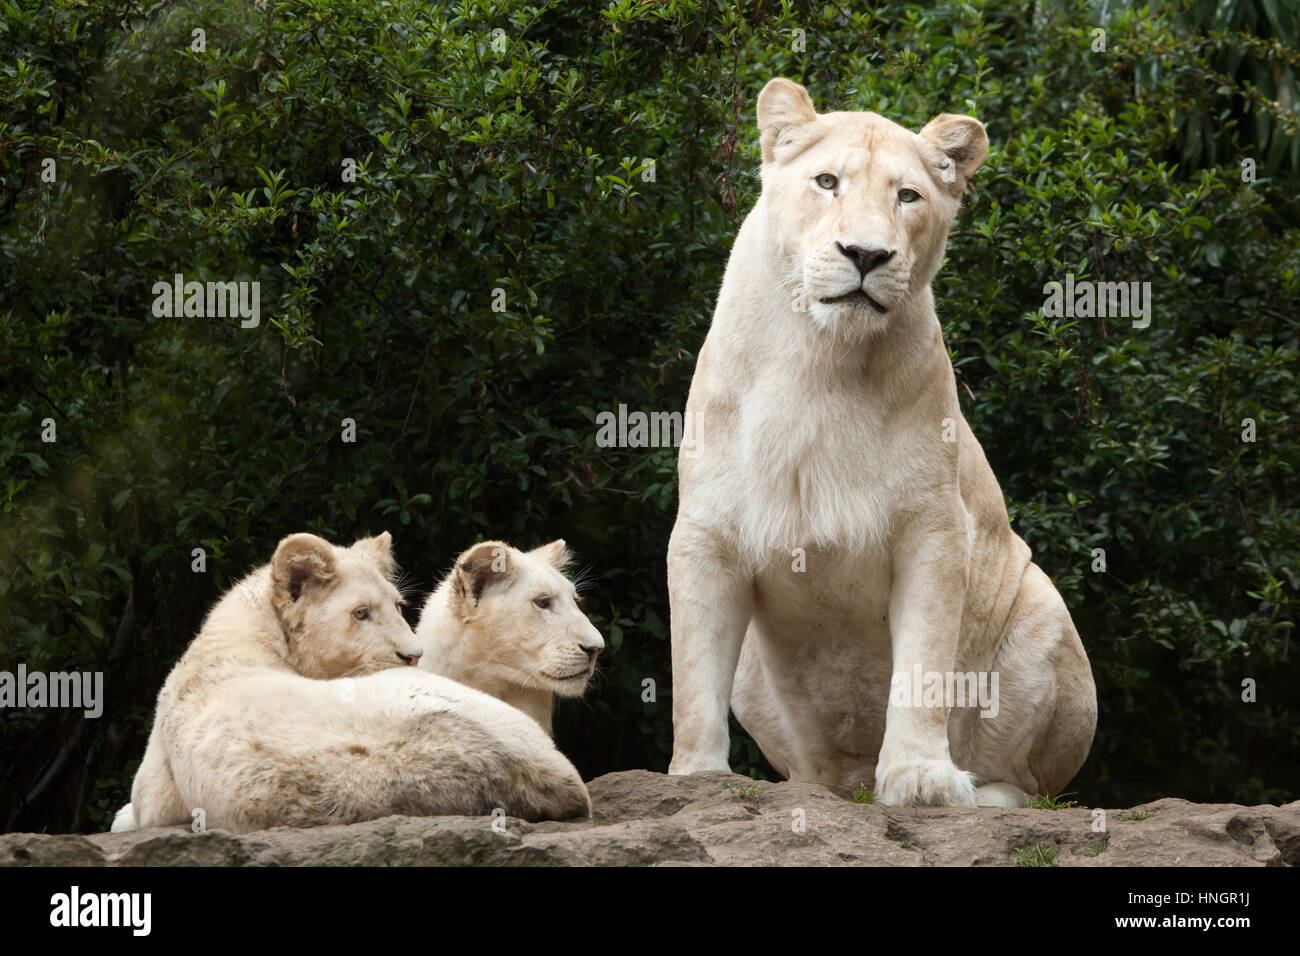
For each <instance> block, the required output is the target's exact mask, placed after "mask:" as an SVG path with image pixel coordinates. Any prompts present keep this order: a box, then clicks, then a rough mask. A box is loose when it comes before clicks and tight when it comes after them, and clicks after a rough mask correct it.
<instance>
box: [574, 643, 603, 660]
mask: <svg viewBox="0 0 1300 956" xmlns="http://www.w3.org/2000/svg"><path fill="white" fill-rule="evenodd" d="M578 647H579V648H580V649H581V650H582V653H584V654H586V655H587V659H588V660H592V661H594V660H595V659H596V658H597V657H599V656H600V651H601V648H600V647H597V646H596V645H595V644H579V645H578Z"/></svg>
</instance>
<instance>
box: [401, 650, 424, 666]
mask: <svg viewBox="0 0 1300 956" xmlns="http://www.w3.org/2000/svg"><path fill="white" fill-rule="evenodd" d="M397 656H398V657H399V658H401V660H402V663H403V664H405V665H407V666H408V667H414V666H415V665H416V664H418V663H420V658H421V657H423V656H424V655H423V654H403V653H402V652H401V651H398V652H397Z"/></svg>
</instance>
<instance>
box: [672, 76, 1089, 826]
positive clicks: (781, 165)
mask: <svg viewBox="0 0 1300 956" xmlns="http://www.w3.org/2000/svg"><path fill="white" fill-rule="evenodd" d="M758 125H759V128H760V130H761V144H762V152H763V166H762V195H761V197H760V198H759V200H758V202H757V204H756V205H755V207H754V209H753V210H752V211H751V212H750V214H749V215H748V216H747V217H746V219H745V221H744V224H743V225H742V227H741V229H740V232H739V234H738V235H737V236H736V241H735V244H734V246H733V248H732V252H731V258H730V261H729V262H728V264H727V269H726V273H725V277H724V279H723V284H722V289H721V291H720V293H719V296H718V303H717V309H716V313H715V315H714V319H713V325H712V327H711V328H710V330H709V334H708V337H707V339H706V341H705V343H704V346H703V348H702V349H701V351H700V355H699V360H698V363H697V366H696V370H695V377H694V380H693V382H692V384H691V391H690V397H689V399H688V402H687V413H688V416H692V417H694V418H695V419H696V420H697V422H698V426H697V430H698V434H699V437H698V445H697V447H696V448H695V449H694V450H693V453H692V454H691V455H685V454H683V455H681V456H680V458H679V461H678V473H679V479H680V503H679V508H678V514H677V521H676V524H675V526H674V528H673V533H672V538H671V540H670V543H669V551H668V585H669V594H670V599H671V605H672V658H673V728H674V738H675V739H674V749H673V759H672V764H671V767H670V772H672V773H679V774H680V773H692V772H696V771H705V770H723V769H726V768H727V755H728V743H729V741H728V732H727V708H728V704H729V703H730V705H731V707H732V709H733V710H734V712H735V714H736V716H737V718H738V719H739V721H740V723H741V724H742V726H744V728H745V729H746V730H747V731H748V732H749V733H750V734H751V735H752V736H753V737H754V739H755V740H756V741H757V743H758V744H759V746H760V747H761V748H762V750H763V753H764V754H765V755H766V756H767V758H768V759H769V760H770V762H771V763H772V765H773V766H774V767H775V768H776V769H777V770H778V771H779V772H781V773H782V774H784V775H786V776H788V777H791V778H793V779H797V780H807V781H819V782H823V783H832V784H839V785H845V786H856V785H859V784H865V785H867V786H870V787H874V789H875V792H876V794H877V797H878V799H879V800H880V801H881V802H882V803H886V804H895V805H898V804H940V805H972V804H975V803H976V802H977V800H978V802H980V803H992V804H999V805H1012V804H1015V805H1023V803H1024V795H1025V794H1026V793H1054V792H1057V791H1059V790H1060V789H1061V788H1062V787H1064V786H1065V784H1066V783H1067V782H1068V781H1069V780H1070V778H1071V777H1072V776H1073V775H1074V774H1075V772H1076V771H1077V770H1078V768H1079V766H1080V765H1081V764H1082V763H1083V760H1084V758H1085V757H1086V756H1087V753H1088V749H1089V747H1090V746H1091V741H1092V736H1093V730H1094V727H1095V724H1096V694H1095V690H1094V687H1093V680H1092V674H1091V670H1090V668H1089V665H1088V661H1087V657H1086V656H1085V654H1084V651H1083V647H1082V644H1081V642H1080V640H1079V636H1078V634H1077V632H1076V631H1075V628H1074V626H1073V624H1072V622H1071V620H1070V615H1069V612H1068V611H1067V609H1066V607H1065V604H1064V602H1063V601H1062V600H1061V597H1060V595H1059V594H1058V593H1057V591H1056V589H1055V588H1054V587H1053V585H1052V583H1051V581H1050V580H1049V579H1048V577H1047V575H1045V574H1044V573H1043V572H1042V571H1041V570H1040V569H1039V568H1038V567H1037V566H1036V565H1035V564H1033V563H1032V562H1031V561H1030V551H1029V548H1028V546H1026V544H1025V543H1024V541H1023V540H1021V539H1020V538H1019V537H1018V536H1017V535H1016V534H1015V533H1014V532H1013V531H1012V530H1011V527H1010V524H1009V522H1008V520H1007V512H1006V507H1005V504H1004V501H1003V497H1002V492H1001V489H1000V488H999V487H998V483H997V480H996V479H995V478H994V476H993V473H992V470H991V469H990V468H989V465H988V462H987V460H986V459H985V457H984V454H983V451H982V450H981V448H980V445H979V443H978V442H977V441H976V439H975V437H974V435H973V434H972V433H971V431H970V428H969V427H968V426H967V424H966V421H965V419H964V418H963V417H962V414H961V409H960V406H959V404H958V400H957V391H956V385H955V380H954V377H953V370H952V366H951V363H950V361H949V358H948V353H947V350H946V349H945V347H944V344H943V339H942V336H941V334H940V326H939V321H938V319H937V317H936V315H935V311H934V302H933V298H932V296H931V293H930V281H931V279H932V278H933V277H934V274H935V272H936V271H937V269H938V266H939V263H940V261H941V260H942V258H943V250H944V246H945V243H946V241H947V234H948V228H949V224H950V222H951V220H952V219H953V217H954V215H955V214H956V213H957V211H958V209H959V206H960V202H961V196H962V193H963V190H964V188H965V186H966V184H967V181H968V178H969V177H970V175H971V173H973V172H974V171H975V169H976V168H977V167H978V166H979V165H980V164H981V163H982V162H983V160H984V156H985V154H986V152H987V148H988V140H987V137H986V135H985V132H984V128H983V126H982V125H981V124H980V123H979V122H978V121H976V120H974V119H972V118H970V117H963V116H953V115H949V114H944V115H941V116H939V117H937V118H935V119H934V120H933V121H931V122H930V123H929V124H928V125H927V126H926V127H925V129H923V130H922V131H921V132H920V133H919V134H917V133H912V132H909V131H908V130H906V129H904V128H902V127H901V126H898V125H897V124H895V123H892V122H890V121H889V120H886V119H884V118H883V117H880V116H878V115H876V114H874V113H829V114H825V115H818V114H817V113H816V111H815V109H814V107H813V104H812V101H811V99H810V98H809V96H808V94H807V92H806V91H805V90H804V89H803V87H801V86H798V85H797V84H795V83H792V82H790V81H788V80H783V79H777V80H773V81H771V82H770V83H769V84H768V85H767V87H765V89H764V90H763V92H762V94H761V95H760V97H759V101H758ZM823 173H829V174H831V175H833V176H835V177H838V182H837V183H836V185H835V187H834V188H833V189H831V190H828V189H826V188H824V187H825V185H826V184H827V182H829V181H825V180H824V181H823V182H822V183H821V184H819V183H818V182H817V181H816V180H817V178H818V177H819V176H821V174H823ZM904 189H911V190H913V191H914V192H915V193H916V194H918V195H919V197H920V199H919V200H918V201H911V202H909V201H905V198H904V197H906V199H909V200H910V199H911V196H912V194H911V193H903V192H900V191H901V190H904ZM837 244H838V245H837ZM840 247H844V249H849V248H850V247H859V248H861V249H865V250H875V249H879V250H883V251H885V252H893V257H892V258H891V259H889V260H888V261H887V262H885V263H884V264H883V265H880V266H878V267H876V268H875V269H874V270H871V271H867V272H866V273H865V274H862V273H860V270H859V268H858V266H857V265H856V264H855V262H854V261H853V259H852V258H851V257H850V256H849V255H848V254H846V252H844V251H842V250H841V248H840ZM854 289H860V290H862V292H864V293H866V295H868V296H870V297H871V298H873V299H874V300H875V304H872V303H871V302H869V301H867V300H866V299H860V300H859V301H851V302H841V303H827V302H823V301H821V300H822V299H825V298H832V297H835V296H838V295H840V294H843V293H844V292H846V291H848V290H854ZM876 305H878V306H879V307H880V308H883V310H884V311H883V312H882V311H880V309H878V308H877V307H876ZM945 420H947V422H945ZM945 425H947V427H949V428H950V429H952V430H953V431H954V433H955V437H956V441H953V442H946V441H944V440H943V434H944V430H945ZM799 549H801V550H799ZM801 553H802V554H803V558H802V561H803V562H804V565H803V570H802V571H800V570H796V568H797V567H798V563H799V561H800V560H801V558H800V556H799V555H800V554H801ZM917 666H919V667H920V668H921V669H922V671H923V672H937V673H948V672H953V671H958V672H969V671H974V672H981V671H983V672H991V671H996V672H998V675H999V682H1000V683H999V706H1000V712H999V713H998V715H997V716H996V717H993V718H984V717H980V716H978V711H977V710H976V709H975V708H973V707H965V708H956V707H954V708H951V709H949V708H947V707H943V706H939V707H934V706H931V707H923V706H921V707H909V706H904V705H902V704H901V703H898V702H893V701H891V699H890V679H891V675H892V674H894V673H895V672H899V673H901V674H903V675H907V674H911V673H912V671H913V668H914V667H917ZM978 783H986V784H991V785H995V786H990V787H987V788H984V789H982V790H981V792H980V793H979V794H978V795H977V792H976V786H977V784H978Z"/></svg>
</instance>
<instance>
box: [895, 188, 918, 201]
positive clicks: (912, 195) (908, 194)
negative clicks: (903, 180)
mask: <svg viewBox="0 0 1300 956" xmlns="http://www.w3.org/2000/svg"><path fill="white" fill-rule="evenodd" d="M920 198H921V194H920V193H919V192H917V191H916V190H915V189H900V190H899V191H898V201H899V202H916V201H917V200H918V199H920Z"/></svg>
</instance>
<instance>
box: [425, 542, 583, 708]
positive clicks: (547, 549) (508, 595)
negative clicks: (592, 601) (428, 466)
mask: <svg viewBox="0 0 1300 956" xmlns="http://www.w3.org/2000/svg"><path fill="white" fill-rule="evenodd" d="M569 560H570V555H569V551H568V549H567V548H566V547H565V546H564V542H563V541H560V540H557V541H552V542H551V543H550V544H546V545H542V546H541V547H540V548H535V549H533V550H532V551H527V552H525V551H520V550H519V549H517V548H512V547H510V545H508V544H506V543H504V542H502V541H484V542H481V543H479V544H476V545H474V547H472V548H470V549H469V550H468V551H466V552H465V553H464V554H462V555H461V556H460V557H459V558H457V559H456V567H455V568H454V569H453V570H452V572H451V574H449V575H447V577H446V578H444V579H443V582H442V583H441V584H440V585H439V586H438V589H437V590H436V591H434V593H433V594H431V595H429V600H428V601H427V602H426V603H425V605H424V609H423V611H421V613H420V623H419V624H417V625H416V627H415V637H416V640H417V641H419V643H420V649H421V652H422V656H421V658H420V667H421V668H422V669H424V670H429V671H432V672H434V673H436V674H441V675H443V676H444V677H450V678H452V679H453V680H457V681H460V682H461V683H462V684H468V685H469V686H471V687H474V688H477V689H478V690H481V691H483V692H484V693H487V694H491V695H492V696H493V697H497V698H499V699H501V700H503V701H505V702H506V703H507V704H511V705H513V706H515V707H518V708H519V709H520V710H522V711H523V712H524V713H525V714H527V715H528V716H530V717H532V718H533V719H534V720H536V721H537V722H538V723H539V724H541V725H542V727H544V728H545V729H546V732H547V733H550V732H551V709H552V706H553V704H554V698H555V695H557V694H558V695H559V696H561V697H581V696H582V692H583V691H584V690H585V689H586V687H587V681H589V680H590V679H591V675H592V674H593V673H595V670H596V657H597V656H598V655H599V654H600V652H601V651H602V650H603V649H604V647H605V641H604V640H603V639H602V638H601V636H600V632H599V631H598V630H596V628H595V626H594V625H592V623H591V622H590V621H589V620H587V617H586V615H585V614H583V613H582V611H581V609H579V607H578V600H579V598H578V593H577V590H576V589H575V587H574V585H573V582H572V581H570V580H569V579H568V578H567V577H565V576H564V573H563V572H564V568H565V567H566V566H567V565H568V563H569Z"/></svg>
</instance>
